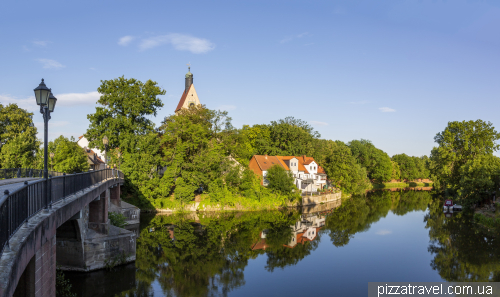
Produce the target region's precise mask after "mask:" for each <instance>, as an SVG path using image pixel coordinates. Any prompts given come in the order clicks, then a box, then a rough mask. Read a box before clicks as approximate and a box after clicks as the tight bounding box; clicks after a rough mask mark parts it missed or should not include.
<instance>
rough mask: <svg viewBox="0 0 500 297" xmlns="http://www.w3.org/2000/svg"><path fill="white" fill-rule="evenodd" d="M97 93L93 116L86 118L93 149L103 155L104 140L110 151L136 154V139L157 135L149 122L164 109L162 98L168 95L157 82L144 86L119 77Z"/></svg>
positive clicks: (107, 81)
mask: <svg viewBox="0 0 500 297" xmlns="http://www.w3.org/2000/svg"><path fill="white" fill-rule="evenodd" d="M97 91H98V92H99V93H100V94H101V97H100V98H99V100H98V101H97V103H98V104H100V105H101V106H98V107H96V111H95V113H93V114H89V115H88V116H87V118H88V119H89V121H90V126H89V128H88V130H87V133H85V137H87V139H88V140H89V143H90V144H89V145H90V146H91V147H97V148H98V149H100V150H102V151H104V145H103V143H102V138H103V137H104V135H106V136H107V137H108V139H109V148H110V149H114V148H117V147H119V148H120V149H121V151H122V152H128V153H132V152H134V151H135V144H136V141H137V140H136V139H134V136H137V135H146V134H148V133H151V132H153V131H154V124H153V122H152V121H151V120H150V119H149V118H148V117H149V116H151V115H153V116H156V114H157V112H158V109H159V108H161V107H163V103H162V102H161V100H160V98H158V96H159V95H165V93H166V92H165V90H162V89H161V88H160V87H159V86H158V85H157V83H156V82H154V81H152V80H148V81H146V82H145V83H143V82H141V81H139V80H136V79H134V78H130V79H126V78H125V77H123V76H122V77H119V78H116V79H113V80H103V81H101V85H100V87H99V88H98V89H97Z"/></svg>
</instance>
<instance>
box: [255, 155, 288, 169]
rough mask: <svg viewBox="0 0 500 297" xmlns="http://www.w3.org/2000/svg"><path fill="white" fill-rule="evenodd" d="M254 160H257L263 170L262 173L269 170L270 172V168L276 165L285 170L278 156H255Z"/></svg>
mask: <svg viewBox="0 0 500 297" xmlns="http://www.w3.org/2000/svg"><path fill="white" fill-rule="evenodd" d="M254 158H255V161H257V164H258V165H259V168H260V170H262V171H267V170H269V168H271V167H273V166H274V165H279V166H281V167H283V168H285V167H284V166H283V164H282V162H280V160H279V159H278V158H277V157H276V156H268V155H255V156H254ZM285 169H286V168H285Z"/></svg>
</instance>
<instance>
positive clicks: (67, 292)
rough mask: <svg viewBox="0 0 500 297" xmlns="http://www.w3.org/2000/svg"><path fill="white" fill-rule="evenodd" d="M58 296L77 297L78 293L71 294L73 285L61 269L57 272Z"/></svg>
mask: <svg viewBox="0 0 500 297" xmlns="http://www.w3.org/2000/svg"><path fill="white" fill-rule="evenodd" d="M56 296H57V297H76V293H72V292H71V283H70V282H69V280H67V279H66V277H65V276H64V272H63V271H62V270H60V269H57V270H56Z"/></svg>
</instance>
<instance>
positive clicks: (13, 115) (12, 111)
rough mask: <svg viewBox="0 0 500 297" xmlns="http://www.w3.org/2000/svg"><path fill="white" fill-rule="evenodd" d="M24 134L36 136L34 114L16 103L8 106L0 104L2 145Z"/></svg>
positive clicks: (0, 138) (0, 139) (0, 140)
mask: <svg viewBox="0 0 500 297" xmlns="http://www.w3.org/2000/svg"><path fill="white" fill-rule="evenodd" d="M33 131H34V134H33ZM24 132H29V133H30V135H36V128H35V125H34V123H33V113H32V112H28V111H27V110H25V109H22V108H19V107H18V106H17V104H15V103H12V104H9V105H7V106H3V105H2V104H0V143H4V144H5V143H7V142H9V141H10V140H12V139H14V138H15V137H16V136H18V135H20V134H22V133H24Z"/></svg>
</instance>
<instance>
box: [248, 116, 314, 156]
mask: <svg viewBox="0 0 500 297" xmlns="http://www.w3.org/2000/svg"><path fill="white" fill-rule="evenodd" d="M246 130H247V131H245V133H246V134H247V135H249V137H251V138H250V140H251V145H250V146H251V147H253V152H254V154H257V155H270V156H301V155H307V154H308V153H309V152H310V151H311V149H312V147H311V146H312V142H313V140H314V139H318V138H319V137H320V134H319V133H318V132H317V131H315V130H314V129H313V127H312V126H310V125H309V124H308V123H307V122H305V121H302V120H299V119H295V118H294V117H287V118H285V119H281V120H278V121H271V124H269V125H268V126H267V129H266V127H265V126H264V125H257V126H253V127H252V128H246ZM259 132H262V133H261V134H262V137H260V136H259V134H258V133H259ZM256 138H260V139H258V140H256Z"/></svg>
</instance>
